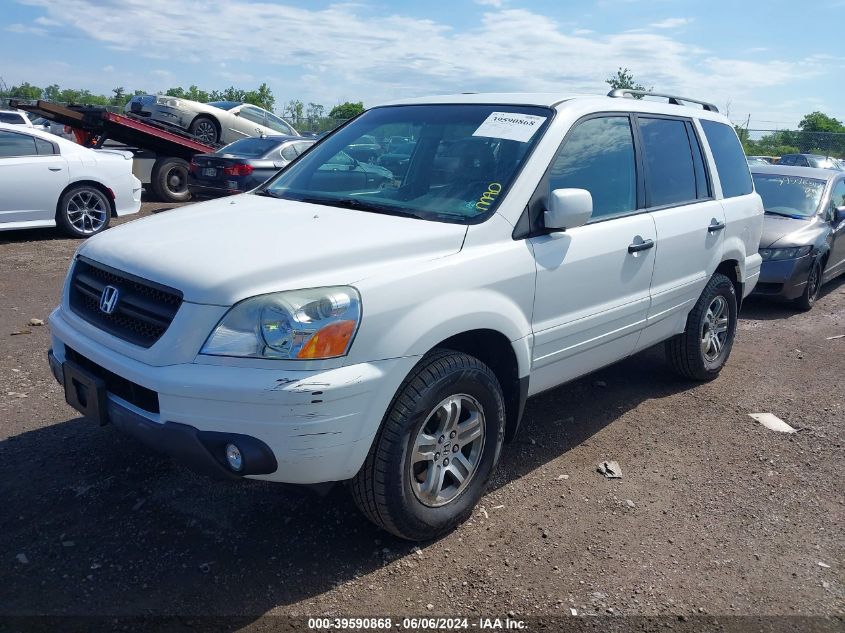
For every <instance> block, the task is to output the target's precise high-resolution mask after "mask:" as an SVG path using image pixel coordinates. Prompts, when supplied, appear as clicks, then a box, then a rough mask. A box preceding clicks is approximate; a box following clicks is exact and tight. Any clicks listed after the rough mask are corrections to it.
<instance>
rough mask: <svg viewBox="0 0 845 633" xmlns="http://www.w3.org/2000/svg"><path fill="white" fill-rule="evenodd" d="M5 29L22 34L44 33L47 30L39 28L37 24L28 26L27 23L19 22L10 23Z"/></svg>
mask: <svg viewBox="0 0 845 633" xmlns="http://www.w3.org/2000/svg"><path fill="white" fill-rule="evenodd" d="M6 30H7V31H9V32H10V33H20V34H23V35H46V34H47V31H46V30H45V29H42V28H39V27H37V26H29V25H27V24H21V23H20V22H16V23H14V24H10V25H9V26H7V27H6Z"/></svg>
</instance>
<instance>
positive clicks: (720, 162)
mask: <svg viewBox="0 0 845 633" xmlns="http://www.w3.org/2000/svg"><path fill="white" fill-rule="evenodd" d="M701 127H702V128H703V129H704V136H706V137H707V142H708V143H709V144H710V151H712V152H713V159H714V160H715V161H716V171H717V172H718V173H719V180H720V181H721V182H722V193H723V194H724V196H725V197H726V198H735V197H736V196H744V195H746V194H749V193H751V191H752V190H753V187H752V185H751V173H750V172H749V171H748V162H747V161H746V160H745V152H743V151H742V145H740V144H739V139H738V138H737V137H736V132H734V130H733V128H731V127H730V126H729V125H725V124H724V123H717V122H716V121H704V120H702V121H701Z"/></svg>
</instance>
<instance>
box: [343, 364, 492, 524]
mask: <svg viewBox="0 0 845 633" xmlns="http://www.w3.org/2000/svg"><path fill="white" fill-rule="evenodd" d="M504 430H505V404H504V397H503V395H502V389H501V386H500V385H499V381H498V380H497V379H496V376H495V374H493V372H492V371H491V370H490V368H489V367H487V366H486V365H485V364H484V363H482V362H481V361H480V360H478V359H477V358H474V357H472V356H468V355H467V354H462V353H459V352H453V351H449V350H440V351H436V352H434V353H432V354H430V355H428V356H426V357H425V358H423V360H422V361H420V364H419V365H417V367H416V368H415V369H414V371H413V372H412V373H411V375H410V376H408V378H406V379H405V381H404V382H403V383H402V385H401V386H400V387H399V391H398V392H397V394H396V396H395V397H394V399H393V402H392V403H391V406H390V408H389V409H388V411H387V414H386V416H385V419H384V421H383V423H382V427H381V429H380V430H379V433H378V435H377V436H376V439H375V441H374V442H373V446H372V447H371V449H370V453H369V455H368V456H367V459H366V461H365V462H364V465H363V466H362V467H361V470H360V472H359V473H358V474H357V475H356V476H355V478H354V479H353V480H352V482H351V491H352V496H353V498H354V500H355V503H356V504H357V505H358V507H359V508H360V510H361V511H362V512H363V513H364V515H366V516H367V518H369V519H370V520H371V521H372V522H373V523H375V524H376V525H378V526H380V527H382V528H384V529H385V530H387V531H388V532H391V533H393V534H395V535H397V536H400V537H402V538H405V539H409V540H428V539H432V538H436V537H437V536H439V535H441V534H444V533H445V532H448V531H449V530H451V529H453V528H454V527H455V526H456V525H458V524H459V523H461V522H463V521H464V520H466V519H467V518H468V517H469V516H470V515H471V514H472V510H473V508H474V507H475V505H476V503H478V500H479V499H480V498H481V495H482V494H484V491H485V489H486V486H487V482H488V480H489V478H490V475H491V474H492V472H493V470H494V468H495V466H496V463H497V462H498V460H499V454H500V452H501V448H502V442H503V439H504Z"/></svg>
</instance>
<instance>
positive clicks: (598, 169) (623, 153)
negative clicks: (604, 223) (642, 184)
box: [549, 116, 637, 218]
mask: <svg viewBox="0 0 845 633" xmlns="http://www.w3.org/2000/svg"><path fill="white" fill-rule="evenodd" d="M567 188H574V189H586V190H587V191H589V192H590V194H591V195H592V196H593V215H592V217H593V218H597V217H602V216H609V215H618V214H622V213H628V212H631V211H634V210H635V209H636V208H637V168H636V162H635V160H634V137H633V133H632V131H631V122H630V120H629V119H628V117H627V116H607V117H599V118H595V119H587V120H586V121H584V122H583V123H579V124H577V126H576V127H575V128H574V129H573V130H572V131H571V132H570V133H569V137H568V138H567V139H566V142H565V143H564V144H563V147H561V148H560V150H559V151H558V155H557V156H556V157H555V159H554V162H553V163H552V169H551V172H550V174H549V191H550V192H551V191H553V190H555V189H567Z"/></svg>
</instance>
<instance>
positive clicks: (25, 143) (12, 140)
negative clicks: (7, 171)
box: [0, 131, 38, 158]
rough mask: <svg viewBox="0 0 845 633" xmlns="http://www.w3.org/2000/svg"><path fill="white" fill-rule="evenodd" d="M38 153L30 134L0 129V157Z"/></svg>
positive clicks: (34, 154) (35, 154)
mask: <svg viewBox="0 0 845 633" xmlns="http://www.w3.org/2000/svg"><path fill="white" fill-rule="evenodd" d="M37 155H38V151H37V150H36V149H35V139H34V138H33V137H31V136H29V135H28V134H16V133H15V132H6V131H0V158H9V157H12V156H37Z"/></svg>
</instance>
